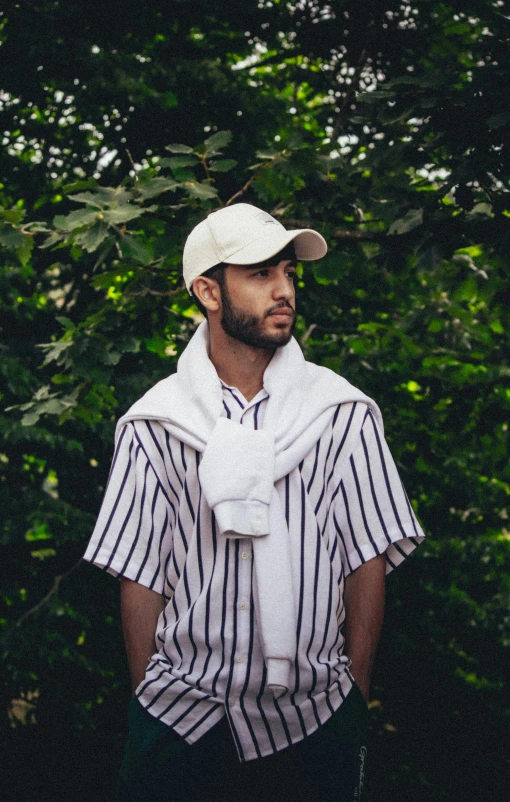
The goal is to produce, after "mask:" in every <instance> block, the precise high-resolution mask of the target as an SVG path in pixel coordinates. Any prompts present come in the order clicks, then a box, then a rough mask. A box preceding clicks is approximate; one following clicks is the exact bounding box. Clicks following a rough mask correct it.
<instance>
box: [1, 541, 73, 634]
mask: <svg viewBox="0 0 510 802" xmlns="http://www.w3.org/2000/svg"><path fill="white" fill-rule="evenodd" d="M82 562H83V559H82V557H80V559H79V560H78V562H77V563H75V564H74V565H73V566H72V567H71V568H70V569H69V570H68V571H66V572H65V573H64V574H59V575H58V576H56V577H55V579H54V580H53V585H52V586H51V588H50V589H49V591H48V593H47V594H46V596H43V598H42V599H41V600H40V601H39V602H37V604H35V605H34V606H33V607H31V608H30V610H27V611H26V612H25V613H23V615H22V616H21V617H20V618H18V620H17V621H16V623H15V624H14V626H13V627H12V630H11V632H12V631H13V630H14V629H19V627H20V626H21V625H22V624H24V622H25V621H26V620H27V618H29V617H30V616H31V615H34V613H37V612H38V610H40V609H41V608H42V607H44V605H45V604H47V603H48V602H49V600H50V599H51V598H52V597H53V596H56V595H57V593H58V591H59V588H60V585H61V583H62V580H63V579H67V577H68V576H69V575H70V574H72V573H73V571H76V569H77V568H79V567H80V565H81V564H82Z"/></svg>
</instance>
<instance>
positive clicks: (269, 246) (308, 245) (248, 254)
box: [224, 226, 328, 265]
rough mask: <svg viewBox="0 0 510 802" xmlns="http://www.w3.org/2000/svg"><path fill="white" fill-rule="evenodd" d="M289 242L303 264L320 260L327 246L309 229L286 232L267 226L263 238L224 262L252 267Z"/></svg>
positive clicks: (324, 241) (274, 253)
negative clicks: (292, 243) (293, 246)
mask: <svg viewBox="0 0 510 802" xmlns="http://www.w3.org/2000/svg"><path fill="white" fill-rule="evenodd" d="M290 242H294V245H295V250H296V259H298V260H299V261H301V260H303V261H305V262H309V261H313V260H314V259H321V258H322V257H323V256H325V255H326V253H327V250H328V246H327V243H326V240H325V239H324V237H323V236H322V235H321V234H319V233H318V231H313V229H311V228H299V229H296V230H294V231H287V230H286V229H284V228H280V227H278V228H277V227H276V226H274V227H273V226H268V231H267V233H264V236H263V237H260V238H259V239H257V240H255V241H254V242H251V243H250V244H249V245H245V247H244V248H241V249H240V250H239V251H236V252H235V253H232V254H230V255H229V256H228V258H226V259H225V260H224V261H225V262H227V263H228V264H234V265H254V264H257V263H258V262H265V261H266V259H270V258H271V257H272V256H275V255H276V254H277V253H279V251H281V250H283V248H285V246H286V245H288V244H289V243H290Z"/></svg>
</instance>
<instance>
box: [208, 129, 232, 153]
mask: <svg viewBox="0 0 510 802" xmlns="http://www.w3.org/2000/svg"><path fill="white" fill-rule="evenodd" d="M231 140H232V131H218V132H217V133H216V134H213V135H212V136H210V137H209V139H206V140H205V142H204V145H205V155H206V156H215V155H216V154H217V153H221V151H222V150H223V148H226V147H227V145H229V144H230V142H231Z"/></svg>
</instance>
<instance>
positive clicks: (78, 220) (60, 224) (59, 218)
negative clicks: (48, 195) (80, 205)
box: [46, 208, 100, 247]
mask: <svg viewBox="0 0 510 802" xmlns="http://www.w3.org/2000/svg"><path fill="white" fill-rule="evenodd" d="M98 214H100V212H98V211H97V210H96V209H90V208H87V209H78V210H77V211H76V212H71V214H68V215H60V214H57V215H56V217H54V218H53V225H54V226H55V228H57V229H59V230H60V231H74V230H75V229H77V228H83V226H86V225H90V224H92V223H94V222H95V221H96V220H97V219H98V218H97V216H98ZM46 247H48V246H46Z"/></svg>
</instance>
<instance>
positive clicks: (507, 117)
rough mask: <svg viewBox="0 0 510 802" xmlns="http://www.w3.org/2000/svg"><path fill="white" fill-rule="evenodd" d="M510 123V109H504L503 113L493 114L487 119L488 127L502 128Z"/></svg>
mask: <svg viewBox="0 0 510 802" xmlns="http://www.w3.org/2000/svg"><path fill="white" fill-rule="evenodd" d="M508 123H510V111H503V112H501V114H493V115H492V117H489V119H488V120H487V121H486V125H487V128H490V129H491V130H492V129H493V128H502V127H503V126H504V125H508Z"/></svg>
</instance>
